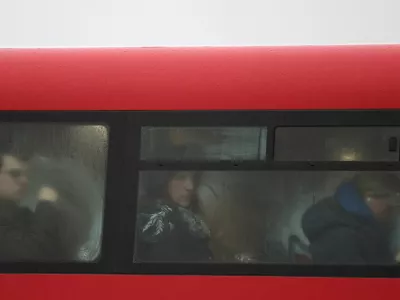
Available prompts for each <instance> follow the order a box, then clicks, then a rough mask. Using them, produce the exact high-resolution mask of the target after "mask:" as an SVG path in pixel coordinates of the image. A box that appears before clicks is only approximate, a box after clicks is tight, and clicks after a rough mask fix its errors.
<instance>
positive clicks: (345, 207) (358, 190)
mask: <svg viewBox="0 0 400 300" xmlns="http://www.w3.org/2000/svg"><path fill="white" fill-rule="evenodd" d="M399 204H400V179H399V178H398V177H397V176H396V175H394V174H392V173H386V172H360V173H359V174H357V175H355V176H354V177H353V178H352V179H351V180H349V181H345V182H343V183H342V184H341V185H340V186H339V187H338V188H337V190H336V192H335V194H334V195H333V196H332V197H330V198H327V199H324V200H321V201H319V202H318V203H317V204H315V205H313V206H311V207H310V208H309V209H308V211H306V213H305V214H304V216H303V219H302V227H303V230H304V233H305V235H306V236H307V238H308V240H309V242H310V252H311V255H312V260H313V263H314V264H322V265H328V264H339V265H390V264H395V263H396V261H395V255H394V253H393V251H392V250H391V248H392V247H391V235H392V229H393V220H394V218H393V215H394V212H395V209H394V207H396V206H398V205H399Z"/></svg>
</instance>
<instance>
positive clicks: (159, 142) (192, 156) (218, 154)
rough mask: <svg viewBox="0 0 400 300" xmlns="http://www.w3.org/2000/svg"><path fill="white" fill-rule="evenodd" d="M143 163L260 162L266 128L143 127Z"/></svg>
mask: <svg viewBox="0 0 400 300" xmlns="http://www.w3.org/2000/svg"><path fill="white" fill-rule="evenodd" d="M141 144H142V147H141V158H142V159H145V160H157V161H160V160H161V161H163V160H164V161H171V160H177V161H182V160H260V159H264V158H265V155H266V145H267V132H266V128H257V127H247V128H246V127H244V128H238V127H233V128H231V127H218V128H211V127H206V128H204V127H144V128H143V129H142V142H141Z"/></svg>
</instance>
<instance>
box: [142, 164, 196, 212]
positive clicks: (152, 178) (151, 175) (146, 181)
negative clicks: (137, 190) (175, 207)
mask: <svg viewBox="0 0 400 300" xmlns="http://www.w3.org/2000/svg"><path fill="white" fill-rule="evenodd" d="M180 172H183V171H149V172H146V173H144V174H143V175H142V177H141V182H142V184H143V188H144V191H145V199H144V201H156V200H160V199H162V200H163V201H167V202H169V201H171V199H170V198H169V197H170V196H169V195H168V190H167V189H168V184H169V183H170V182H171V180H172V179H173V178H174V177H175V176H176V174H178V173H180ZM201 175H202V174H201V172H196V171H195V175H194V180H193V181H194V186H195V189H196V188H197V187H198V185H199V182H200V178H201ZM198 202H199V201H198V199H197V195H196V193H195V194H194V195H193V198H192V203H191V209H192V210H193V211H196V212H197V211H198V210H199V203H198Z"/></svg>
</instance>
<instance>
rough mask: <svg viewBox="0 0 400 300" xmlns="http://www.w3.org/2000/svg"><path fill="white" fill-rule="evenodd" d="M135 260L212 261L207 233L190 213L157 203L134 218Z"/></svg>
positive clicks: (203, 226)
mask: <svg viewBox="0 0 400 300" xmlns="http://www.w3.org/2000/svg"><path fill="white" fill-rule="evenodd" d="M137 237H138V239H137V245H136V255H135V256H136V260H138V261H151V262H157V261H158V262H206V261H210V260H211V259H212V253H211V250H210V249H209V230H208V228H207V226H206V225H205V223H204V222H203V220H202V219H201V218H200V217H199V216H197V215H195V214H194V213H192V212H191V211H190V210H187V209H184V208H181V207H177V206H174V205H170V204H168V205H167V204H165V203H164V202H162V201H157V202H156V203H155V204H153V205H150V206H147V207H143V208H142V209H141V212H140V213H139V215H138V230H137Z"/></svg>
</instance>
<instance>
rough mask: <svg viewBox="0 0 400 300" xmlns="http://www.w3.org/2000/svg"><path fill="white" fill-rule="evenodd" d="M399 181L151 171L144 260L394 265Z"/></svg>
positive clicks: (144, 191) (141, 211)
mask: <svg viewBox="0 0 400 300" xmlns="http://www.w3.org/2000/svg"><path fill="white" fill-rule="evenodd" d="M398 176H399V174H398V173H385V172H342V171H321V172H320V171H318V172H310V171H205V172H204V171H203V172H195V171H142V172H141V173H140V193H139V207H138V216H137V226H136V231H137V235H136V247H135V249H136V250H135V261H138V262H149V261H150V262H198V263H205V262H215V263H290V264H317V265H330V264H339V265H359V264H361V265H373V264H378V265H388V264H389V265H390V264H395V263H396V259H397V260H398V258H400V255H399V253H400V231H399V229H400V227H399V225H400V222H399V221H398V220H400V219H399V214H398V212H399V211H398V209H397V207H399V204H400V179H399V177H398Z"/></svg>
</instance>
